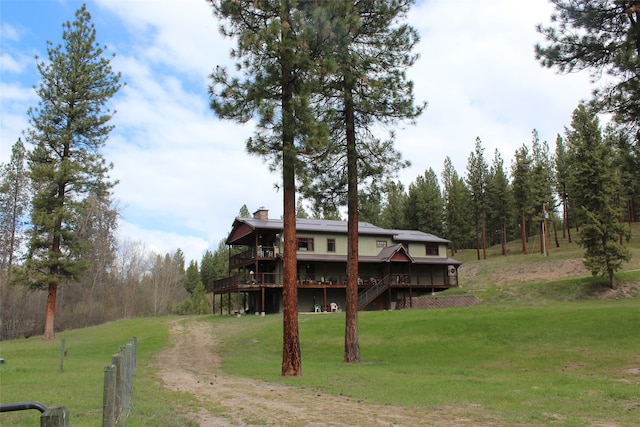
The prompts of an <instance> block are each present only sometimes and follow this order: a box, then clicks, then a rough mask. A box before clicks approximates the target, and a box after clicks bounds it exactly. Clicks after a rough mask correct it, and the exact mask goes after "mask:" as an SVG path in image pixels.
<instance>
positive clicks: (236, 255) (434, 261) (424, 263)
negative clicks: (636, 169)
mask: <svg viewBox="0 0 640 427" xmlns="http://www.w3.org/2000/svg"><path fill="white" fill-rule="evenodd" d="M282 230H283V221H282V220H281V219H270V218H269V217H268V211H267V210H266V209H260V210H258V211H256V212H255V213H254V215H253V217H252V218H236V219H235V221H234V222H233V226H232V230H231V232H230V234H229V237H228V238H227V240H226V244H227V245H229V247H230V249H229V254H230V255H229V273H230V274H229V277H227V278H225V279H222V280H218V281H216V282H215V284H214V287H213V292H214V295H220V294H232V293H237V298H236V304H237V305H236V306H235V307H228V310H229V312H231V311H234V310H235V311H237V312H250V313H254V312H255V313H260V312H262V313H278V312H281V311H282V283H283V281H282V254H283V248H282V239H281V236H282ZM358 232H359V233H358V235H359V239H358V248H359V251H358V252H359V256H358V270H359V278H358V295H359V301H358V308H359V309H360V310H376V309H377V310H381V309H383V310H386V309H394V308H395V306H396V303H397V302H398V301H399V300H403V299H404V300H406V299H409V301H410V298H411V297H415V296H419V295H422V294H426V293H434V292H438V291H441V290H445V289H448V288H450V287H455V286H458V267H459V266H460V262H458V261H456V260H455V259H452V258H448V256H447V247H448V245H449V243H450V242H449V241H448V240H445V239H442V238H440V237H437V236H434V235H432V234H428V233H423V232H420V231H415V230H388V229H384V228H380V227H376V226H374V225H371V224H369V223H366V222H360V223H359V225H358ZM296 234H297V245H298V251H297V271H298V309H299V311H301V312H305V311H306V312H310V311H334V310H336V309H337V310H340V309H341V308H343V307H344V306H345V293H346V291H345V290H346V284H347V276H346V268H347V222H346V221H333V220H320V219H300V218H298V219H297V220H296ZM229 301H231V298H229ZM220 310H222V307H220Z"/></svg>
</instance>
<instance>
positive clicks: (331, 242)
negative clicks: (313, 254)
mask: <svg viewBox="0 0 640 427" xmlns="http://www.w3.org/2000/svg"><path fill="white" fill-rule="evenodd" d="M335 251H336V239H327V252H335Z"/></svg>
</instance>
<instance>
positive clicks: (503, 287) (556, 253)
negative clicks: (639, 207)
mask: <svg viewBox="0 0 640 427" xmlns="http://www.w3.org/2000/svg"><path fill="white" fill-rule="evenodd" d="M631 234H632V237H631V240H630V241H629V243H628V247H629V249H630V250H631V252H632V258H631V260H630V262H628V263H625V264H624V265H623V268H622V270H620V271H619V272H618V273H617V274H616V277H617V279H618V282H619V285H620V286H619V289H618V290H617V291H612V290H610V289H608V288H607V284H606V283H605V282H604V280H603V279H601V278H598V277H596V278H592V277H591V273H590V272H589V271H588V270H587V269H586V268H585V267H584V265H583V252H584V251H583V249H582V248H581V247H580V246H579V244H578V243H577V241H578V236H577V233H576V232H575V230H572V243H569V242H568V240H567V239H562V238H560V236H559V239H558V241H559V246H558V247H556V245H555V242H554V239H553V236H552V237H551V247H550V250H549V256H547V257H545V256H543V255H542V254H541V253H540V245H539V244H537V242H538V236H534V237H532V238H531V239H530V241H529V248H528V249H529V253H527V254H523V253H522V242H521V241H520V240H516V241H512V242H509V243H508V245H507V255H506V256H503V255H502V254H501V251H500V246H495V247H491V248H489V249H488V251H487V259H486V260H484V259H483V260H478V259H477V253H476V251H475V250H465V251H460V252H458V253H457V254H456V255H455V256H454V258H455V259H457V260H459V261H461V262H462V263H463V264H462V266H461V267H460V277H459V281H460V286H461V288H460V289H459V290H457V291H466V292H486V291H489V290H493V291H494V292H495V291H497V292H500V291H510V292H513V290H514V288H516V287H517V286H516V285H518V284H534V285H535V284H541V285H543V284H551V283H555V282H563V281H565V280H567V279H580V282H581V283H582V282H584V283H587V284H588V285H589V286H588V287H589V289H591V291H592V296H594V297H602V296H608V297H624V296H628V294H630V295H638V294H640V285H639V281H640V223H634V224H632V227H631ZM480 255H481V256H482V252H481V253H480ZM570 282H573V283H574V284H575V283H576V281H575V280H572V281H570Z"/></svg>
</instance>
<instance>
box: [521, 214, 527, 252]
mask: <svg viewBox="0 0 640 427" xmlns="http://www.w3.org/2000/svg"><path fill="white" fill-rule="evenodd" d="M520 237H521V238H522V253H523V254H526V253H527V217H526V216H525V215H524V210H523V211H522V226H521V233H520Z"/></svg>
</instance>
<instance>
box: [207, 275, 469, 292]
mask: <svg viewBox="0 0 640 427" xmlns="http://www.w3.org/2000/svg"><path fill="white" fill-rule="evenodd" d="M452 279H453V280H452ZM382 282H384V283H385V284H386V285H387V286H389V287H392V288H393V287H407V286H411V287H424V288H429V287H435V288H442V287H451V286H457V285H458V284H457V281H456V280H455V277H449V276H448V275H446V274H414V275H409V274H391V275H389V276H385V277H384V278H383V277H382V276H367V275H363V276H361V277H360V278H359V279H358V287H359V288H370V287H372V286H376V285H378V284H379V283H382ZM297 283H298V286H300V287H315V286H333V285H336V286H346V285H347V276H346V275H337V274H336V275H330V274H328V275H324V276H322V275H318V274H315V275H307V274H300V275H298V282H297ZM282 284H283V278H282V274H279V273H253V274H252V272H251V271H249V272H247V273H244V274H236V275H233V276H230V277H226V278H224V279H219V280H216V281H215V282H214V284H213V291H214V292H216V293H221V292H231V291H234V290H239V289H243V288H244V289H250V288H258V287H262V286H274V287H277V286H282ZM207 290H208V291H211V289H207Z"/></svg>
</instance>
